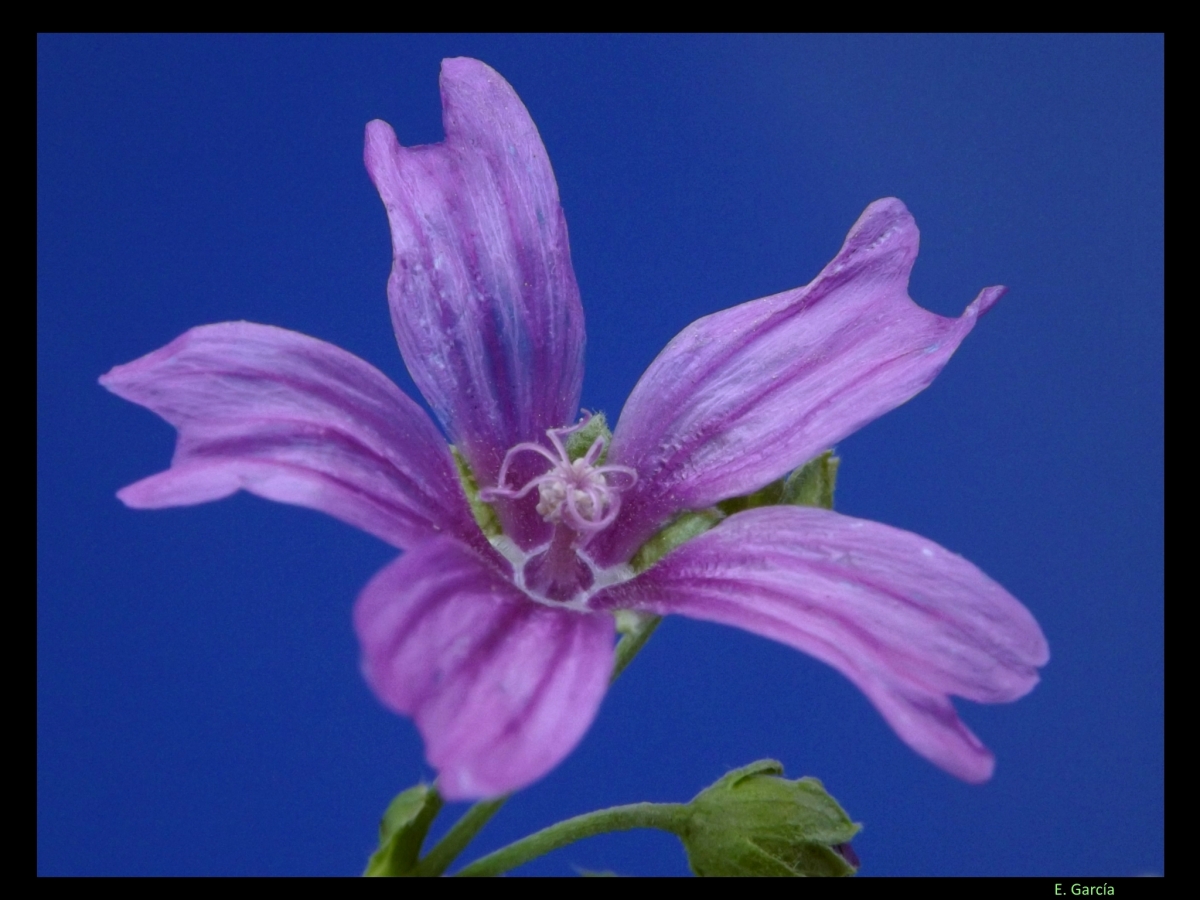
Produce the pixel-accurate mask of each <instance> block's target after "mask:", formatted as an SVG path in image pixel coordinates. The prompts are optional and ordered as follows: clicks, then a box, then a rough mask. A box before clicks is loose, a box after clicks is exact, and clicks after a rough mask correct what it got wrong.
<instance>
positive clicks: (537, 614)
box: [354, 538, 615, 800]
mask: <svg viewBox="0 0 1200 900" xmlns="http://www.w3.org/2000/svg"><path fill="white" fill-rule="evenodd" d="M354 625H355V630H356V632H357V633H358V638H359V641H360V642H361V644H362V650H363V670H364V673H365V675H366V678H367V681H368V683H369V684H370V685H371V687H372V688H373V689H374V691H375V693H376V694H377V695H378V696H379V698H380V699H381V700H382V701H383V702H384V703H385V704H386V705H387V706H389V707H390V708H391V709H393V710H395V711H397V712H400V713H403V714H405V715H410V716H412V717H413V719H414V720H415V721H416V723H417V727H418V729H420V732H421V736H422V737H423V738H424V739H425V753H426V758H427V759H428V760H429V763H430V765H432V766H434V767H435V768H436V769H437V770H438V773H439V774H438V789H439V790H440V791H441V792H442V794H443V795H444V796H445V797H446V798H447V799H450V800H463V799H469V798H475V797H487V796H493V795H496V794H502V793H505V792H507V791H513V790H517V789H518V788H522V787H524V786H526V785H527V784H529V783H530V782H532V781H535V780H536V779H538V778H540V777H541V776H542V775H544V774H546V773H547V772H548V771H549V770H550V769H551V768H553V767H554V766H555V765H557V764H558V763H559V762H560V761H561V760H562V759H563V757H565V756H566V755H567V754H568V753H569V752H570V751H571V750H572V749H573V748H574V747H575V745H576V744H577V743H579V740H580V739H581V738H582V737H583V734H584V732H586V731H587V728H588V726H589V725H591V723H592V720H593V719H594V718H595V716H596V711H597V709H598V708H599V706H600V700H601V698H602V697H603V696H604V692H605V689H606V687H607V684H608V676H609V673H610V671H611V669H612V660H613V638H614V635H615V627H614V624H613V619H612V617H611V616H607V615H595V614H591V613H581V612H573V611H570V610H565V609H553V608H551V607H547V606H542V605H539V604H537V603H534V602H532V601H530V600H529V599H528V598H527V597H525V595H524V594H522V593H521V592H520V591H519V590H518V589H517V588H515V587H514V586H513V585H512V583H511V581H509V580H508V579H507V578H506V577H505V576H504V575H503V574H502V573H501V572H500V571H499V570H498V569H496V568H494V567H493V566H491V565H489V564H487V563H485V562H484V561H483V560H482V559H481V558H480V557H479V556H477V555H475V554H474V553H472V552H471V551H470V550H468V549H467V548H466V547H465V546H463V545H462V544H460V543H458V542H456V541H453V540H450V539H445V538H441V539H437V540H434V541H430V542H428V543H424V544H420V545H418V546H416V547H414V548H413V549H411V550H410V551H409V552H408V553H406V554H405V555H404V556H403V557H401V558H400V559H398V560H397V561H396V562H394V563H392V564H390V565H389V566H387V567H385V568H384V569H383V570H382V571H380V572H379V574H378V575H376V576H375V578H374V579H373V580H372V581H371V583H370V584H368V585H367V587H366V588H365V589H364V590H363V592H362V594H361V595H360V596H359V599H358V603H357V605H356V606H355V610H354Z"/></svg>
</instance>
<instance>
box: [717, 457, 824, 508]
mask: <svg viewBox="0 0 1200 900" xmlns="http://www.w3.org/2000/svg"><path fill="white" fill-rule="evenodd" d="M841 462H842V461H841V460H840V459H838V457H836V456H834V455H833V451H832V450H826V451H825V452H824V453H822V454H821V455H820V456H818V457H816V458H815V459H810V460H809V461H808V462H806V463H805V464H804V465H802V466H801V467H800V468H798V469H794V470H793V471H792V473H791V474H790V475H788V476H787V477H786V478H780V479H779V480H778V481H772V482H771V483H770V484H768V485H767V486H766V487H765V488H762V489H761V490H758V491H755V492H754V493H753V494H746V495H745V496H742V497H731V498H730V499H728V500H722V501H721V502H720V503H718V504H717V509H719V510H720V511H721V512H723V513H725V515H727V516H732V515H733V514H734V513H739V512H741V511H742V510H745V509H755V508H756V507H759V506H819V507H821V508H822V509H833V488H834V484H835V483H836V482H837V471H838V466H839V465H840V464H841Z"/></svg>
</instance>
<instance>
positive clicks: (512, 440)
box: [364, 59, 584, 540]
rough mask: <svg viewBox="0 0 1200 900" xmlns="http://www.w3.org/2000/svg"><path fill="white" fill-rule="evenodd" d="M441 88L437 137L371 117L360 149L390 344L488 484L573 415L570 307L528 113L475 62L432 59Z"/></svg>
mask: <svg viewBox="0 0 1200 900" xmlns="http://www.w3.org/2000/svg"><path fill="white" fill-rule="evenodd" d="M441 86H442V109H443V112H442V117H443V122H444V127H445V132H446V140H445V141H444V142H443V143H440V144H433V145H428V146H420V147H402V146H400V144H399V142H398V141H397V140H396V135H395V134H394V133H393V131H392V129H391V127H390V126H389V125H387V124H386V123H384V122H381V121H374V122H371V123H370V124H369V125H368V126H367V135H366V149H365V151H364V159H365V161H366V166H367V171H368V172H369V173H370V175H371V179H372V180H373V181H374V182H375V186H376V188H377V189H378V190H379V194H380V196H381V197H382V198H383V203H384V206H385V207H386V208H387V214H388V221H389V223H390V224H391V229H392V253H393V264H392V274H391V278H390V280H389V281H388V300H389V302H390V305H391V311H392V323H393V325H394V326H395V329H396V338H397V340H398V341H399V344H400V351H401V353H403V355H404V361H405V363H406V364H407V365H408V370H409V372H411V373H412V377H413V380H414V381H415V382H416V383H417V386H418V387H419V388H420V389H421V392H422V393H423V394H424V395H425V398H426V399H427V400H428V401H429V404H430V406H432V407H433V409H434V411H435V412H436V413H437V415H438V417H439V418H440V419H441V421H442V423H443V424H444V425H445V426H446V429H447V431H448V432H449V434H450V436H451V439H452V440H453V441H454V443H455V444H456V445H458V446H459V448H460V449H461V450H462V451H463V453H464V454H465V455H466V457H467V459H468V460H469V461H470V463H471V465H472V467H473V468H474V471H475V474H476V475H477V476H478V477H479V480H480V483H481V484H483V485H494V484H495V478H496V474H497V473H498V472H499V470H500V465H501V462H502V461H503V459H504V454H505V451H507V450H508V448H509V447H512V446H513V445H514V444H517V443H520V442H521V441H536V440H544V438H545V432H546V429H548V428H553V427H557V426H561V425H566V424H569V423H570V422H571V421H572V420H573V418H574V416H575V412H576V409H577V407H578V404H579V392H580V388H581V385H582V383H583V346H584V328H583V307H582V306H581V305H580V302H579V288H578V287H577V286H576V283H575V273H574V270H573V269H572V267H571V254H570V249H569V247H568V244H567V225H566V220H565V219H564V218H563V212H562V208H561V206H560V205H559V200H558V187H557V185H556V184H555V181H554V173H553V171H552V170H551V168H550V160H549V158H548V157H547V156H546V149H545V147H543V146H542V140H541V137H540V136H539V135H538V132H537V128H536V127H535V126H534V124H533V121H532V120H531V119H530V118H529V113H528V112H526V110H525V107H524V106H523V105H522V104H521V101H520V99H519V98H518V97H517V95H516V93H515V92H514V91H513V89H512V88H511V87H510V86H509V84H508V83H507V82H506V81H505V80H504V79H503V78H501V77H500V75H498V74H497V73H496V72H495V71H494V70H492V69H491V68H489V67H488V66H486V65H484V64H483V63H481V62H479V61H477V60H472V59H447V60H445V61H443V63H442V77H441ZM524 465H526V462H525V461H522V466H524ZM532 474H534V473H533V472H532V470H531V471H530V472H529V473H526V472H525V471H523V470H522V471H519V472H514V476H516V477H517V478H518V480H521V479H524V478H527V477H529V476H530V475H532ZM526 505H527V506H529V511H531V510H532V505H531V504H526ZM500 506H501V507H502V509H501V515H502V517H507V515H508V513H507V504H505V503H503V502H502V503H501V504H500ZM513 515H516V514H515V513H514V514H513ZM526 518H527V521H526V520H522V521H519V522H512V521H508V522H506V525H509V526H511V529H512V530H509V534H510V536H512V537H515V538H517V539H518V540H520V539H521V538H522V535H521V533H520V532H521V531H522V529H526V530H528V529H532V530H534V531H537V532H538V533H540V532H541V531H543V530H544V528H543V523H542V522H541V520H540V518H538V517H536V516H528V517H526ZM506 530H508V529H506ZM514 532H516V533H514Z"/></svg>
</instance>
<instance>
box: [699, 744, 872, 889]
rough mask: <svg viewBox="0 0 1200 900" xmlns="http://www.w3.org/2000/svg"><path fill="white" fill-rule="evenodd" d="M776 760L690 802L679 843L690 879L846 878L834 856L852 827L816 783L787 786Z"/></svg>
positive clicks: (846, 867)
mask: <svg viewBox="0 0 1200 900" xmlns="http://www.w3.org/2000/svg"><path fill="white" fill-rule="evenodd" d="M782 775H783V766H782V765H780V764H779V763H778V762H776V761H775V760H769V759H767V760H760V761H759V762H756V763H752V764H751V765H749V766H745V767H743V768H741V769H735V770H734V771H732V772H730V773H729V774H727V775H726V776H725V777H724V778H722V779H721V780H720V781H718V782H717V783H716V784H714V785H713V786H712V787H710V788H706V789H705V790H703V791H701V792H700V793H699V794H697V795H696V798H695V799H694V800H692V802H691V803H689V804H688V805H687V807H686V809H687V811H688V815H687V818H686V820H685V821H684V823H683V824H682V826H681V828H680V830H679V831H678V834H679V839H680V840H681V841H683V846H684V849H685V850H686V851H687V855H688V864H689V865H690V866H691V868H692V871H693V872H695V873H696V874H697V875H706V876H713V875H723V876H747V875H761V876H798V875H853V874H854V872H855V871H856V870H855V868H854V867H853V866H852V865H850V863H848V862H847V861H846V860H845V858H844V857H843V856H842V855H841V854H840V853H839V852H838V851H837V850H836V849H835V848H836V847H837V846H838V845H839V844H846V843H849V841H850V839H851V838H852V837H854V835H855V834H857V833H858V831H859V829H860V826H859V825H856V824H855V823H854V822H852V821H851V820H850V817H849V816H847V815H846V813H845V811H844V810H843V809H842V808H841V807H840V806H839V805H838V803H837V801H836V800H834V799H833V798H832V797H830V796H829V794H827V793H826V792H825V788H824V787H823V786H822V784H821V782H819V781H818V780H817V779H815V778H801V779H799V780H798V781H788V780H787V779H785V778H783V777H782Z"/></svg>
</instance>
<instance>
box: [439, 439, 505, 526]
mask: <svg viewBox="0 0 1200 900" xmlns="http://www.w3.org/2000/svg"><path fill="white" fill-rule="evenodd" d="M450 453H451V455H452V456H453V457H454V465H455V468H457V469H458V480H459V481H460V482H461V483H462V489H463V493H464V494H466V495H467V502H468V503H469V504H470V505H471V515H473V516H474V517H475V524H476V525H478V526H479V530H480V531H482V532H483V533H484V534H486V535H487V536H488V537H499V536H500V535H502V534H504V529H503V528H501V527H500V519H499V518H497V516H496V511H495V510H494V509H492V505H491V504H490V503H484V502H483V501H482V500H480V499H479V482H478V480H476V478H475V473H474V472H472V471H471V465H470V463H468V462H467V458H466V457H465V456H463V455H462V454H461V453H459V452H458V448H457V447H455V446H454V445H453V444H451V445H450Z"/></svg>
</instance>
